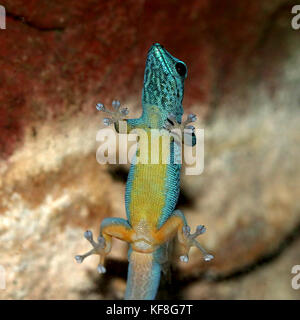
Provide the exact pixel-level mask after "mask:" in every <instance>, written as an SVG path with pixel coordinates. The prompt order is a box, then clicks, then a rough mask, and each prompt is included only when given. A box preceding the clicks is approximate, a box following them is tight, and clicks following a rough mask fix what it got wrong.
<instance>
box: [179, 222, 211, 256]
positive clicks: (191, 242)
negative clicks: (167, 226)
mask: <svg viewBox="0 0 300 320" xmlns="http://www.w3.org/2000/svg"><path fill="white" fill-rule="evenodd" d="M182 231H183V234H184V237H185V239H186V241H187V244H188V247H192V246H194V247H197V248H198V249H199V250H200V251H201V252H202V254H203V258H204V260H205V261H210V260H212V259H213V258H214V256H213V255H211V254H209V253H207V251H206V250H205V249H204V248H203V247H202V246H201V245H200V243H199V242H198V241H197V240H196V238H197V237H198V236H200V235H201V234H203V233H204V232H205V231H206V228H205V226H203V225H199V226H197V228H196V231H195V233H193V234H191V228H190V227H189V226H187V225H186V226H183V227H182ZM180 260H181V261H182V262H188V261H189V258H188V255H182V256H180Z"/></svg>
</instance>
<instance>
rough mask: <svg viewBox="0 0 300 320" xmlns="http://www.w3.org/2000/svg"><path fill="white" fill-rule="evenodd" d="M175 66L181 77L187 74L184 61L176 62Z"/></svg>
mask: <svg viewBox="0 0 300 320" xmlns="http://www.w3.org/2000/svg"><path fill="white" fill-rule="evenodd" d="M175 68H176V71H177V73H178V74H179V75H180V76H181V77H184V76H185V75H186V66H185V65H184V64H183V63H181V62H178V63H176V65H175Z"/></svg>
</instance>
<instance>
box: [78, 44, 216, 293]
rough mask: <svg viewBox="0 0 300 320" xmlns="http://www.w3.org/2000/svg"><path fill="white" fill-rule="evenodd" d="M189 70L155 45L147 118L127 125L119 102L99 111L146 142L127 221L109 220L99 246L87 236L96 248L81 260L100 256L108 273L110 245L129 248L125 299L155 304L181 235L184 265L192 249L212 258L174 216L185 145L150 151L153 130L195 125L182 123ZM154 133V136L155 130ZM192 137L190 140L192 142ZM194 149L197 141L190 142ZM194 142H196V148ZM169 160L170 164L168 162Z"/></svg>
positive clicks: (131, 186) (145, 97) (165, 132)
mask: <svg viewBox="0 0 300 320" xmlns="http://www.w3.org/2000/svg"><path fill="white" fill-rule="evenodd" d="M186 76H187V67H186V65H185V63H184V62H182V61H180V60H178V59H177V58H175V57H173V56H172V55H171V54H170V53H169V52H167V51H166V50H165V49H164V48H163V46H161V45H160V44H158V43H156V44H154V45H153V46H152V47H151V48H150V50H149V52H148V56H147V61H146V68H145V75H144V87H143V93H142V107H143V113H142V115H141V117H140V118H137V119H125V116H126V115H127V113H128V110H127V109H123V108H120V102H119V101H113V103H112V105H113V107H114V109H115V111H109V110H107V109H106V108H105V107H104V106H103V105H102V104H101V103H99V104H97V109H98V110H100V111H104V112H106V113H108V114H109V116H110V118H106V119H104V123H105V124H106V125H110V124H112V123H114V125H115V128H116V130H117V131H119V121H122V120H123V121H126V123H127V127H128V130H131V129H143V130H144V132H145V134H146V139H144V140H143V139H140V141H139V146H138V151H137V152H138V153H137V155H136V158H135V161H133V162H132V165H131V167H130V170H129V174H128V179H127V183H126V192H125V206H126V215H127V220H125V219H121V218H106V219H104V220H103V221H102V223H101V226H100V236H99V237H98V242H95V241H94V240H93V235H92V233H91V231H86V232H85V234H84V236H85V238H86V239H87V240H88V241H89V242H90V243H91V244H92V246H93V249H92V250H91V251H89V252H88V253H86V254H84V255H80V256H76V257H75V258H76V260H77V262H82V261H83V259H84V258H86V257H87V256H89V255H91V254H98V255H99V256H100V263H99V265H98V271H99V272H100V273H105V271H106V269H105V267H104V260H105V256H106V255H107V254H108V253H109V252H110V250H111V239H112V237H116V238H118V239H121V240H124V241H126V242H128V243H129V244H130V249H129V254H128V259H129V268H128V277H127V287H126V293H125V299H154V298H155V296H156V293H157V289H158V286H159V282H160V275H161V271H164V266H165V265H166V264H167V263H168V249H169V242H170V241H171V240H172V239H173V238H174V237H175V236H176V235H177V237H178V240H179V247H180V259H181V261H183V262H188V253H189V250H190V248H191V247H192V246H196V247H197V248H199V249H200V250H201V251H202V253H203V255H204V259H205V260H206V261H209V260H211V259H212V258H213V256H212V255H210V254H208V253H207V252H206V251H205V250H204V249H203V248H202V247H201V245H200V244H199V242H198V241H197V240H196V237H197V236H198V235H200V234H202V233H204V232H205V227H204V226H202V225H201V226H198V227H197V228H196V232H195V233H194V234H190V228H189V226H188V225H187V222H186V219H185V217H184V215H183V213H182V212H181V211H180V210H175V206H176V204H177V200H178V196H179V191H180V169H181V164H180V163H177V162H176V161H175V152H176V145H177V144H178V143H180V144H181V143H182V141H181V140H180V141H179V140H178V139H176V136H173V138H172V139H171V143H170V144H169V148H168V149H167V150H164V152H162V150H163V149H162V146H160V148H158V150H157V151H155V150H154V151H153V150H152V149H151V142H152V140H151V139H150V138H151V130H152V129H156V130H160V133H161V135H162V136H168V137H170V130H172V129H179V130H180V132H183V130H184V129H185V128H189V129H191V127H192V126H188V124H189V123H190V122H193V121H195V120H196V117H195V116H194V115H189V116H188V117H187V119H186V120H185V121H184V122H181V120H182V115H183V108H182V99H183V93H184V80H185V78H186ZM152 132H153V130H152ZM190 137H191V136H190ZM189 141H190V143H192V145H193V144H194V143H195V136H193V138H192V140H191V139H190V140H189ZM191 141H192V142H191ZM142 152H144V154H146V155H148V156H149V159H150V155H151V156H152V155H153V156H158V161H157V163H154V164H153V163H150V162H149V161H147V162H144V163H140V162H139V161H136V160H137V157H138V155H140V154H141V153H142ZM166 160H169V161H166Z"/></svg>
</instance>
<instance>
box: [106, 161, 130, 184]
mask: <svg viewBox="0 0 300 320" xmlns="http://www.w3.org/2000/svg"><path fill="white" fill-rule="evenodd" d="M108 173H109V174H110V175H111V177H112V178H113V180H114V181H121V182H124V183H126V181H127V176H128V170H127V168H125V167H123V166H115V165H112V166H109V168H108Z"/></svg>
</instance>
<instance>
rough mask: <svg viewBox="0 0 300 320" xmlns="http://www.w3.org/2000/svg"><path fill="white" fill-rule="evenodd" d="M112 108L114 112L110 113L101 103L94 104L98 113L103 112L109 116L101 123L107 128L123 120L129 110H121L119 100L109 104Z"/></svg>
mask: <svg viewBox="0 0 300 320" xmlns="http://www.w3.org/2000/svg"><path fill="white" fill-rule="evenodd" d="M111 105H112V107H113V108H114V111H110V110H109V109H107V108H106V107H105V106H104V104H103V103H101V102H98V103H97V104H96V109H97V110H98V111H103V112H105V113H107V114H108V115H109V118H104V119H103V123H104V124H105V125H106V126H109V125H111V124H113V123H116V122H118V121H122V120H124V119H125V117H126V116H127V115H128V113H129V110H128V108H121V103H120V101H119V100H113V101H112V103H111Z"/></svg>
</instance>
